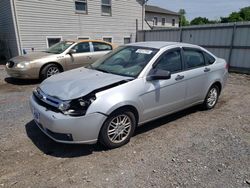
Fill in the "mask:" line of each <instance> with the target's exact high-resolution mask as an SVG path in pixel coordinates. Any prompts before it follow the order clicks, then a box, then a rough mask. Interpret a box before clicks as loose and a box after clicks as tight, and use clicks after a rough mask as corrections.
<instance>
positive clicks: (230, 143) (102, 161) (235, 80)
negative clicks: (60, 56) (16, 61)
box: [0, 65, 250, 187]
mask: <svg viewBox="0 0 250 188" xmlns="http://www.w3.org/2000/svg"><path fill="white" fill-rule="evenodd" d="M38 84H39V82H38V81H36V80H31V81H20V80H13V79H11V78H8V76H7V75H6V73H5V71H4V66H3V65H0V112H1V114H0V187H250V115H249V114H250V76H248V75H240V74H230V76H229V79H228V83H227V86H226V88H225V90H224V91H223V93H222V95H221V97H220V99H219V102H218V104H217V106H216V108H215V109H213V110H211V111H202V110H200V108H199V107H192V108H190V109H187V110H184V111H181V112H179V113H176V114H173V115H170V116H167V117H164V118H161V119H159V120H157V121H153V122H150V123H148V124H146V125H144V126H142V127H140V128H138V129H137V131H136V134H135V136H133V138H132V139H131V141H130V143H129V144H127V145H125V146H123V147H121V148H118V149H114V150H105V149H104V148H103V147H102V146H100V145H98V144H96V145H93V146H88V145H66V144H58V143H55V142H53V141H52V140H50V139H49V138H48V137H46V136H45V135H44V134H43V133H42V132H41V131H40V130H39V129H38V128H37V127H36V125H35V123H34V122H33V121H32V114H31V113H30V110H29V105H28V100H29V96H30V95H31V93H32V90H33V89H34V88H35V87H36V86H37V85H38Z"/></svg>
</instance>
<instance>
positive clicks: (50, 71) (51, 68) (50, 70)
mask: <svg viewBox="0 0 250 188" xmlns="http://www.w3.org/2000/svg"><path fill="white" fill-rule="evenodd" d="M60 72H61V70H60V68H59V67H58V66H57V65H56V64H48V65H46V66H45V67H43V69H42V70H41V74H40V79H41V80H45V79H46V78H48V77H51V76H53V75H55V74H58V73H60Z"/></svg>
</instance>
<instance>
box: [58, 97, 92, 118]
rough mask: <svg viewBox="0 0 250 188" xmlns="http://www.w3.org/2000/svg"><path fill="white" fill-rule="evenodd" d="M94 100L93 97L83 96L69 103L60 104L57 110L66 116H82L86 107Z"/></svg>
mask: <svg viewBox="0 0 250 188" xmlns="http://www.w3.org/2000/svg"><path fill="white" fill-rule="evenodd" d="M95 99H96V97H95V96H85V97H81V98H78V99H74V100H72V101H70V102H69V103H67V102H66V103H61V104H60V106H59V109H60V110H61V111H62V112H63V113H64V114H66V115H70V116H83V115H85V114H86V112H87V110H88V107H89V106H90V105H91V103H92V102H93V101H94V100H95Z"/></svg>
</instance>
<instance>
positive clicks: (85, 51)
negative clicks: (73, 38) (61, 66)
mask: <svg viewBox="0 0 250 188" xmlns="http://www.w3.org/2000/svg"><path fill="white" fill-rule="evenodd" d="M71 49H73V50H74V51H75V52H74V53H72V54H67V55H66V63H67V68H68V69H74V68H78V67H82V66H85V65H88V64H90V63H91V62H92V58H91V57H92V53H93V52H91V51H90V43H89V42H80V43H78V44H76V45H75V46H73V47H72V48H71Z"/></svg>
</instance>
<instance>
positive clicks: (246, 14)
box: [239, 7, 250, 21]
mask: <svg viewBox="0 0 250 188" xmlns="http://www.w3.org/2000/svg"><path fill="white" fill-rule="evenodd" d="M239 13H240V17H241V18H242V19H243V20H244V21H250V7H245V8H242V9H240V12H239Z"/></svg>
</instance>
